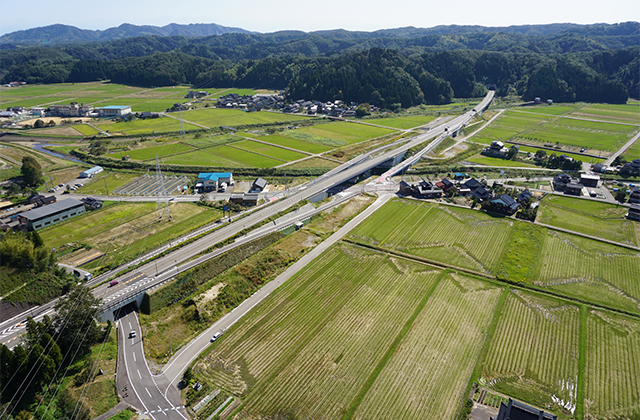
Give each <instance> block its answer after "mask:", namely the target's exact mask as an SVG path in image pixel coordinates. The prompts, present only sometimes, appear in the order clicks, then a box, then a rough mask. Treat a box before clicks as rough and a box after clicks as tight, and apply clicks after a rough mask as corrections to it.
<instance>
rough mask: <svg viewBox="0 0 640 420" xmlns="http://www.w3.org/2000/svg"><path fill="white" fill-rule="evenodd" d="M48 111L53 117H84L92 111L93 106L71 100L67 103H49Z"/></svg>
mask: <svg viewBox="0 0 640 420" xmlns="http://www.w3.org/2000/svg"><path fill="white" fill-rule="evenodd" d="M49 112H50V113H51V115H52V116H54V117H85V116H87V115H89V114H91V113H92V112H93V106H91V105H84V104H78V103H77V102H71V103H70V104H69V105H66V104H59V105H49Z"/></svg>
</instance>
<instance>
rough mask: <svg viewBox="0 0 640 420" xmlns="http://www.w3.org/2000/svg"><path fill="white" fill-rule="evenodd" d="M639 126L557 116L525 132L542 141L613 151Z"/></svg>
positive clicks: (530, 137)
mask: <svg viewBox="0 0 640 420" xmlns="http://www.w3.org/2000/svg"><path fill="white" fill-rule="evenodd" d="M639 129H640V128H639V127H634V126H629V125H622V124H616V123H602V122H592V121H581V120H574V119H569V118H562V117H560V118H558V119H555V120H553V121H552V122H550V123H547V124H544V125H543V126H541V127H536V128H534V129H533V130H532V131H531V132H529V133H527V137H528V138H529V139H533V141H537V142H542V143H546V144H548V143H556V142H557V143H560V144H564V145H568V146H575V147H580V148H587V149H596V150H603V151H609V152H614V151H616V150H618V149H619V148H620V147H622V146H623V145H624V144H625V143H626V142H627V141H629V139H630V138H631V137H633V135H634V134H635V133H637V132H638V130H639Z"/></svg>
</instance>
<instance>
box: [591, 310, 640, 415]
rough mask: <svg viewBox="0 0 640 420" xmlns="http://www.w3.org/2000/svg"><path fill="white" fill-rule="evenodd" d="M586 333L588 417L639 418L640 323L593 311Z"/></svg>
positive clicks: (635, 320)
mask: <svg viewBox="0 0 640 420" xmlns="http://www.w3.org/2000/svg"><path fill="white" fill-rule="evenodd" d="M586 335H587V340H586V352H587V354H586V367H585V379H586V380H585V392H584V396H585V400H584V406H585V409H584V412H585V416H584V418H585V419H588V420H595V419H598V420H614V419H637V418H639V417H640V322H639V321H638V320H637V319H630V318H626V317H623V316H617V315H612V314H609V313H604V312H601V311H597V310H591V311H590V312H589V314H588V316H587V319H586Z"/></svg>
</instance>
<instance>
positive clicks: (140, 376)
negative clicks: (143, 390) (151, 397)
mask: <svg viewBox="0 0 640 420" xmlns="http://www.w3.org/2000/svg"><path fill="white" fill-rule="evenodd" d="M136 370H137V371H138V377H139V378H140V379H142V375H140V369H136Z"/></svg>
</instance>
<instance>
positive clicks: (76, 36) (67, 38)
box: [0, 23, 249, 45]
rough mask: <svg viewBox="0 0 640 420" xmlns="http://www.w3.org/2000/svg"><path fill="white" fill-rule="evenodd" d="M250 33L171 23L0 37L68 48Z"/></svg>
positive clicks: (57, 28)
mask: <svg viewBox="0 0 640 420" xmlns="http://www.w3.org/2000/svg"><path fill="white" fill-rule="evenodd" d="M236 32H238V33H249V31H247V30H245V29H242V28H230V27H227V26H221V25H217V24H215V23H191V24H189V25H180V24H177V23H170V24H168V25H166V26H162V27H160V26H151V25H142V26H138V25H132V24H130V23H123V24H122V25H120V26H118V27H116V28H109V29H105V30H104V31H100V30H96V31H93V30H90V29H79V28H76V27H75V26H70V25H60V24H56V25H49V26H43V27H40V28H32V29H27V30H24V31H16V32H11V33H8V34H5V35H2V36H0V44H14V45H16V44H17V45H20V44H22V45H29V44H47V45H53V44H68V43H76V42H91V41H112V40H114V39H123V38H133V37H138V36H148V35H159V36H174V35H182V36H191V37H193V36H209V35H223V34H229V33H236Z"/></svg>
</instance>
